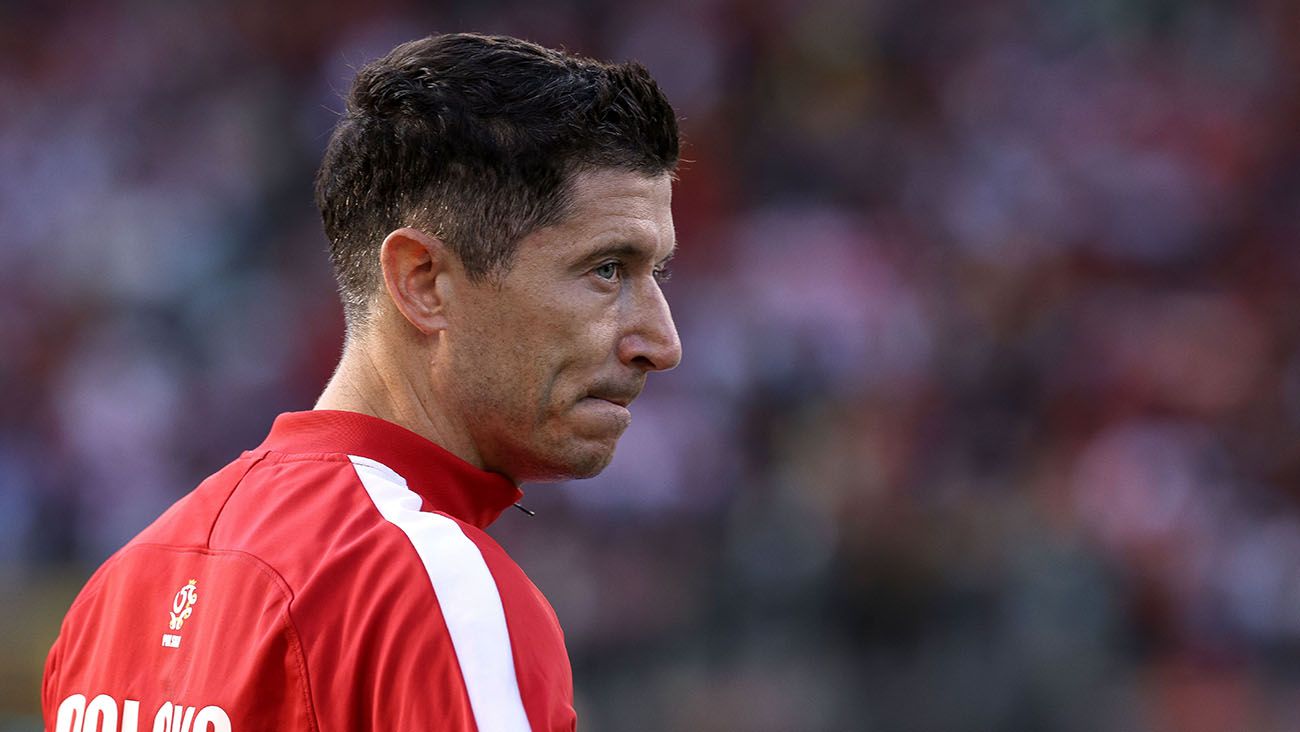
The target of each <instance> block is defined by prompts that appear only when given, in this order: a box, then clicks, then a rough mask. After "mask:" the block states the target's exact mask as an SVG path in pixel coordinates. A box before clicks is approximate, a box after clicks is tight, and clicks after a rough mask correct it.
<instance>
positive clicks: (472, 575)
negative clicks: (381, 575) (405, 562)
mask: <svg viewBox="0 0 1300 732" xmlns="http://www.w3.org/2000/svg"><path fill="white" fill-rule="evenodd" d="M349 458H351V460H352V466H353V467H354V468H355V469H356V471H357V477H359V478H360V479H361V484H362V485H363V486H365V488H366V493H369V494H370V500H372V501H374V504H375V508H378V509H379V513H380V514H382V515H383V517H384V518H385V519H387V520H388V521H389V522H390V523H392V524H394V525H396V526H397V528H399V529H401V530H402V531H403V532H404V533H405V534H406V536H407V538H408V539H410V540H411V544H412V545H414V546H415V551H416V552H417V553H418V554H419V555H420V561H421V562H423V563H424V569H425V571H426V572H427V573H428V574H429V581H430V582H432V583H433V591H434V594H436V595H437V597H438V604H439V605H440V606H441V607H442V616H443V618H444V619H445V620H446V621H447V631H448V632H449V633H450V634H451V644H452V647H453V648H454V649H455V651H456V660H457V661H459V662H460V673H461V676H462V677H463V678H464V679H465V689H466V691H467V692H468V693H469V703H470V707H471V708H472V709H473V711H474V721H475V722H476V723H477V724H478V728H479V731H480V732H520V731H521V730H522V731H524V732H527V731H528V730H529V726H528V716H527V715H526V714H525V713H524V701H523V698H522V696H521V695H520V693H519V681H518V679H516V678H515V660H514V654H513V651H512V650H511V647H510V635H509V633H508V631H507V630H506V614H505V609H504V608H502V606H501V595H500V593H499V592H498V590H497V585H496V581H495V580H493V579H492V573H491V572H490V571H489V570H488V567H487V563H486V562H485V561H484V560H483V553H482V552H480V551H479V548H478V546H476V545H475V544H474V542H473V541H471V540H470V538H469V537H468V536H465V532H464V531H461V528H460V526H459V525H458V524H457V523H456V522H455V521H453V520H452V519H450V518H447V517H446V516H443V515H441V514H436V513H425V512H423V511H421V510H420V504H421V502H420V497H419V496H418V495H416V494H415V492H414V491H412V490H411V489H410V488H408V487H407V485H406V479H405V478H403V477H402V476H400V475H398V474H397V473H395V472H393V470H392V469H390V468H389V467H388V466H386V465H383V464H381V463H378V462H375V461H374V460H371V459H369V458H363V457H357V456H355V455H350V456H349Z"/></svg>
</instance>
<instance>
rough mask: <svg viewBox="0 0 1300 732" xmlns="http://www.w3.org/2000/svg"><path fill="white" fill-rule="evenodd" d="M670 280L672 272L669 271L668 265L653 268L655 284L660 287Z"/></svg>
mask: <svg viewBox="0 0 1300 732" xmlns="http://www.w3.org/2000/svg"><path fill="white" fill-rule="evenodd" d="M672 278H673V271H672V270H671V269H668V265H666V264H664V265H660V266H658V267H655V282H658V283H659V284H661V285H662V284H663V283H665V282H667V281H668V280H671V279H672Z"/></svg>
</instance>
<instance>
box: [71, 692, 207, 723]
mask: <svg viewBox="0 0 1300 732" xmlns="http://www.w3.org/2000/svg"><path fill="white" fill-rule="evenodd" d="M120 712H121V714H120V718H121V721H122V724H121V726H120V727H119V726H118V719H119V709H118V702H117V700H116V699H114V698H113V697H111V696H109V695H108V694H100V695H99V696H97V697H95V698H94V699H92V700H91V701H90V703H89V704H87V703H86V695H85V694H73V695H71V696H69V697H68V698H66V699H64V700H63V702H62V703H60V704H59V711H58V714H57V716H56V719H55V722H54V732H139V730H140V702H138V701H136V700H135V699H127V700H125V701H123V702H122V704H121V709H120ZM153 732H231V724H230V715H228V714H226V710H224V709H222V708H221V707H218V706H213V705H209V706H206V707H203V708H202V709H200V708H198V707H187V706H184V705H181V704H173V703H172V702H164V703H163V705H162V706H160V707H158V713H157V714H155V715H154V718H153Z"/></svg>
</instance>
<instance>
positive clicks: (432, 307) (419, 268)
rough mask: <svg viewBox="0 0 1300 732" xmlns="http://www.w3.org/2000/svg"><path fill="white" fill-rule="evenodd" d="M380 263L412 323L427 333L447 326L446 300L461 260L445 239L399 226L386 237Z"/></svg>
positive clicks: (400, 309) (389, 288)
mask: <svg viewBox="0 0 1300 732" xmlns="http://www.w3.org/2000/svg"><path fill="white" fill-rule="evenodd" d="M379 264H380V267H381V268H382V270H383V275H384V288H385V289H386V290H387V291H388V297H389V298H391V299H392V301H393V305H395V306H396V307H397V310H398V312H400V313H401V314H402V316H403V317H405V318H406V320H407V321H408V322H410V324H411V325H413V326H415V328H416V329H417V330H419V331H420V332H421V333H424V334H426V335H429V334H432V333H435V332H437V331H440V330H445V329H446V328H447V308H446V305H447V302H446V300H447V296H448V295H450V294H451V275H452V270H453V269H454V268H455V267H457V266H458V265H459V262H458V261H457V260H456V257H455V255H454V254H453V253H452V252H451V250H450V249H448V248H447V245H446V244H444V243H443V241H442V240H441V239H439V238H438V237H436V236H430V235H429V234H426V233H425V232H423V231H420V230H419V229H412V228H410V227H403V228H401V229H397V230H395V231H393V232H392V233H390V234H389V235H388V236H387V237H385V238H384V243H383V245H382V246H381V247H380V249H379Z"/></svg>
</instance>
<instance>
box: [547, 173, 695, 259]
mask: <svg viewBox="0 0 1300 732" xmlns="http://www.w3.org/2000/svg"><path fill="white" fill-rule="evenodd" d="M613 240H618V241H621V242H622V243H626V244H632V245H636V246H638V247H644V248H645V249H646V254H647V255H648V256H653V257H656V258H660V259H661V258H663V257H665V256H667V255H668V254H669V253H671V252H672V249H673V247H674V246H675V245H676V236H675V232H674V230H673V217H672V179H671V178H670V177H669V176H668V175H667V174H666V173H665V174H663V175H656V176H647V175H644V174H642V173H637V172H634V171H626V170H612V169H597V170H587V171H583V172H580V173H578V174H576V175H575V176H574V179H573V188H572V190H571V199H570V205H569V210H568V215H567V216H566V217H565V219H564V220H563V221H561V222H560V223H558V224H555V225H553V226H548V227H545V228H543V229H541V230H539V231H536V232H534V233H533V234H532V235H529V236H527V237H525V239H524V241H523V242H521V245H522V246H521V250H525V251H526V250H534V253H542V252H550V253H554V254H556V255H560V256H565V255H568V254H571V253H574V252H577V251H578V250H581V249H584V248H587V247H591V246H599V245H601V244H606V243H609V242H610V241H613ZM521 253H523V251H521Z"/></svg>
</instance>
